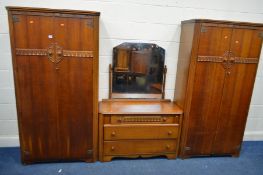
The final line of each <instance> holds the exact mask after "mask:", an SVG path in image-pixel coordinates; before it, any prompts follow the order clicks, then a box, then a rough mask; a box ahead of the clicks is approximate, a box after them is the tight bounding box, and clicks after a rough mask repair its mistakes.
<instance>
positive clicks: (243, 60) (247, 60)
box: [234, 57, 258, 64]
mask: <svg viewBox="0 0 263 175" xmlns="http://www.w3.org/2000/svg"><path fill="white" fill-rule="evenodd" d="M234 60H235V63H243V64H257V63H258V58H242V57H234Z"/></svg>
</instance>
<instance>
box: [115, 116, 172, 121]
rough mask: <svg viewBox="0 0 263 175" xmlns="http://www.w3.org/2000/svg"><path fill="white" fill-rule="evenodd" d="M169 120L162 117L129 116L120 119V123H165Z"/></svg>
mask: <svg viewBox="0 0 263 175" xmlns="http://www.w3.org/2000/svg"><path fill="white" fill-rule="evenodd" d="M166 120H167V118H166V117H161V116H147V117H143V116H127V117H120V118H119V120H118V121H119V122H120V123H145V122H149V123H152V122H165V121H166Z"/></svg>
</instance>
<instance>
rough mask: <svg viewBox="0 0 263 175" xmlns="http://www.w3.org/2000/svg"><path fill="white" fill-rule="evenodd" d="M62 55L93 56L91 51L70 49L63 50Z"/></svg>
mask: <svg viewBox="0 0 263 175" xmlns="http://www.w3.org/2000/svg"><path fill="white" fill-rule="evenodd" d="M63 56H64V57H83V58H93V52H92V51H72V50H63Z"/></svg>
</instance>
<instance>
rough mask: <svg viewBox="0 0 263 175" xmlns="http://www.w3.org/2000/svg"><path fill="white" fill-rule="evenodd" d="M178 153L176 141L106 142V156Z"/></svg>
mask: <svg viewBox="0 0 263 175" xmlns="http://www.w3.org/2000/svg"><path fill="white" fill-rule="evenodd" d="M174 152H176V140H135V141H104V154H105V155H140V154H160V153H162V154H163V153H174Z"/></svg>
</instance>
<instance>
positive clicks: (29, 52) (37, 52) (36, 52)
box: [16, 48, 93, 58]
mask: <svg viewBox="0 0 263 175" xmlns="http://www.w3.org/2000/svg"><path fill="white" fill-rule="evenodd" d="M52 49H53V48H51V49H50V48H49V49H19V48H17V49H16V55H24V56H46V55H48V51H49V50H51V51H50V52H52V53H53V50H52ZM58 53H59V52H58ZM62 53H63V56H64V57H83V58H93V51H71V50H63V51H62Z"/></svg>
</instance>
